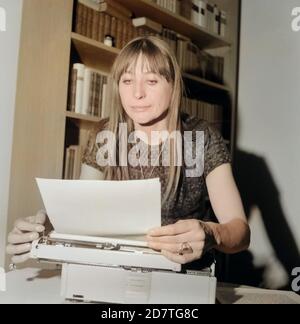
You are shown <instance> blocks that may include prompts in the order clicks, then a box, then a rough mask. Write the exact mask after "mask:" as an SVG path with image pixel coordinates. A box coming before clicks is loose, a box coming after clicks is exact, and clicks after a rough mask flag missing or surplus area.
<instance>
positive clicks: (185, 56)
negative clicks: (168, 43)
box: [177, 38, 224, 84]
mask: <svg viewBox="0 0 300 324" xmlns="http://www.w3.org/2000/svg"><path fill="white" fill-rule="evenodd" d="M177 61H178V64H179V66H180V67H181V69H182V71H183V72H186V73H190V74H193V75H196V76H199V77H201V78H203V79H206V80H210V81H213V82H216V83H220V84H222V83H223V82H224V80H223V76H224V58H223V57H220V56H213V55H211V54H209V53H207V52H206V51H204V50H200V49H199V47H198V46H196V45H195V44H193V43H192V42H190V41H189V40H186V39H184V38H178V39H177Z"/></svg>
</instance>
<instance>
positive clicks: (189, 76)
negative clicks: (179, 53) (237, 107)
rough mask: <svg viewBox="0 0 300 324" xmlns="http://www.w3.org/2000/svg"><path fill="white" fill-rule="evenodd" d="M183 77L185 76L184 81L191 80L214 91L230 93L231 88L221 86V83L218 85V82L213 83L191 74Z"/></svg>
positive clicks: (183, 74) (184, 74)
mask: <svg viewBox="0 0 300 324" xmlns="http://www.w3.org/2000/svg"><path fill="white" fill-rule="evenodd" d="M182 76H183V78H184V79H189V80H192V81H195V82H198V83H201V84H203V85H205V86H207V87H209V88H212V89H216V90H222V91H227V92H229V91H230V89H229V87H227V86H225V85H223V84H219V83H216V82H213V81H209V80H205V79H203V78H200V77H197V76H195V75H192V74H189V73H182Z"/></svg>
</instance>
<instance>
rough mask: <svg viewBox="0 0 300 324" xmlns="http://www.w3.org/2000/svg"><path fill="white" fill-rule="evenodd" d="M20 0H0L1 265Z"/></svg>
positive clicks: (3, 248)
mask: <svg viewBox="0 0 300 324" xmlns="http://www.w3.org/2000/svg"><path fill="white" fill-rule="evenodd" d="M22 4H23V0H0V8H4V9H5V12H6V31H5V32H1V31H0V266H3V265H4V258H5V241H6V221H7V206H8V192H9V175H10V160H11V149H12V134H13V120H14V109H15V93H16V82H17V68H18V52H19V42H20V29H21V13H22Z"/></svg>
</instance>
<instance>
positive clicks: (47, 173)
mask: <svg viewBox="0 0 300 324" xmlns="http://www.w3.org/2000/svg"><path fill="white" fill-rule="evenodd" d="M118 2H120V3H123V4H124V3H126V7H127V8H128V9H129V10H131V11H132V12H133V13H134V15H135V16H136V17H138V16H142V15H145V16H147V17H149V18H150V19H153V20H155V21H158V22H159V23H161V24H163V25H164V26H165V27H167V28H169V29H172V30H173V31H175V32H176V33H180V34H182V35H184V36H187V37H189V38H191V39H192V40H193V41H194V43H196V44H197V45H198V46H199V47H200V48H201V49H207V50H208V51H209V52H210V53H211V54H213V55H221V56H223V57H224V60H225V61H224V83H223V84H219V83H216V82H213V81H209V80H206V79H203V78H201V77H199V76H195V75H192V74H190V73H184V74H183V76H184V80H185V83H186V85H187V91H188V93H190V94H191V95H192V96H195V97H197V96H200V97H201V96H206V99H209V100H211V101H212V102H216V101H219V102H220V101H221V102H223V104H224V107H225V108H224V111H226V113H225V115H224V119H226V123H225V124H226V125H225V127H224V133H223V136H224V137H225V139H226V141H227V143H228V145H229V146H230V149H231V151H232V152H233V150H234V146H235V124H236V111H237V109H236V98H237V71H238V47H239V43H238V41H239V12H240V1H239V0H212V2H213V3H216V4H217V5H218V6H219V7H220V9H223V10H226V11H227V13H228V24H227V36H226V37H225V38H223V37H220V36H218V35H215V34H213V33H211V32H208V31H207V30H205V29H204V28H202V27H199V26H197V25H195V24H194V23H192V22H190V21H189V20H188V19H186V18H183V17H181V16H179V15H178V14H174V13H172V12H171V11H169V10H166V9H164V8H162V7H160V6H158V5H157V4H155V3H154V2H153V1H150V0H126V1H119V0H118ZM75 4H76V0H74V1H73V0H64V1H56V0H43V1H41V0H26V1H24V4H23V13H22V30H21V39H20V53H19V65H18V80H17V93H16V105H15V107H16V108H15V124H14V125H15V126H14V134H13V136H14V137H13V138H14V140H13V148H12V163H11V180H10V195H9V209H8V214H9V218H8V224H7V226H8V229H11V227H12V225H13V222H14V220H15V219H17V218H19V217H24V216H28V215H33V214H35V212H36V210H38V209H39V208H41V206H42V202H41V198H40V195H39V193H38V189H37V186H36V183H35V177H45V178H57V179H59V178H62V177H63V173H64V160H65V151H66V146H67V145H82V146H84V145H85V143H86V134H87V132H88V130H89V128H90V127H91V126H92V125H94V124H95V123H97V122H98V121H99V118H98V117H93V116H87V115H80V114H75V113H74V112H70V111H67V103H68V85H69V77H70V71H71V69H72V66H71V65H72V64H73V63H74V62H73V61H72V60H73V58H74V56H73V54H74V52H75V53H76V55H77V57H78V59H79V60H80V61H81V62H82V63H84V64H85V65H86V66H89V67H91V68H94V69H98V70H101V71H103V73H104V74H107V73H108V72H109V70H110V67H111V65H112V63H113V61H114V59H115V57H116V55H118V53H119V49H117V48H112V47H108V46H106V45H104V44H103V43H102V42H99V41H97V40H94V39H90V38H88V37H85V36H82V35H79V34H77V33H75V32H74V30H75V29H74V17H75V13H76V8H75ZM25 193H26V194H25Z"/></svg>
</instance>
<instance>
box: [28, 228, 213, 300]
mask: <svg viewBox="0 0 300 324" xmlns="http://www.w3.org/2000/svg"><path fill="white" fill-rule="evenodd" d="M31 258H33V259H36V260H38V261H40V262H53V263H59V264H62V276H61V294H62V296H63V297H64V298H65V299H67V300H76V301H82V302H104V303H125V304H129V303H132V304H137V303H142V304H213V303H215V295H216V278H215V276H214V264H213V265H212V266H211V267H209V268H206V269H203V270H201V271H198V270H197V271H195V270H191V271H186V273H182V272H181V265H180V264H178V263H175V262H172V261H170V260H168V259H167V258H165V257H164V256H163V255H161V254H160V253H159V252H157V251H154V250H152V249H149V248H148V247H147V244H146V242H145V241H141V240H132V239H130V240H127V239H120V238H105V237H92V236H79V235H69V234H66V235H64V234H57V233H55V232H51V233H50V234H49V235H48V236H46V237H42V238H40V239H38V240H36V241H34V242H33V243H32V249H31Z"/></svg>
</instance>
